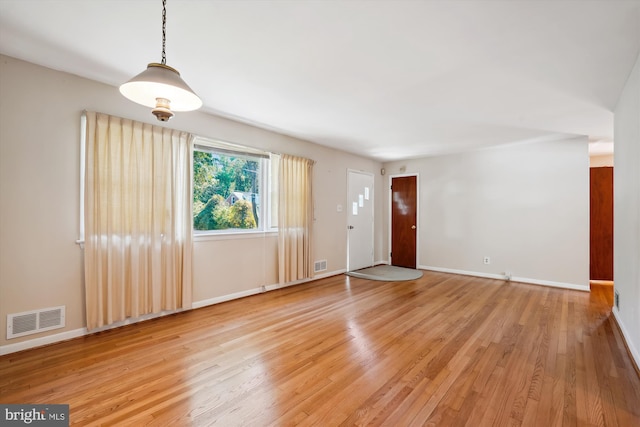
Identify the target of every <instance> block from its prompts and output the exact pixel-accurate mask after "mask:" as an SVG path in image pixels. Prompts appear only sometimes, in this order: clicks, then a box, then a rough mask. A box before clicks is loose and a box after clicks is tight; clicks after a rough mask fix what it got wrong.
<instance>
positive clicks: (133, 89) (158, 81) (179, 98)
mask: <svg viewBox="0 0 640 427" xmlns="http://www.w3.org/2000/svg"><path fill="white" fill-rule="evenodd" d="M120 93H121V94H122V95H124V96H125V97H127V98H128V99H130V100H131V101H133V102H137V103H138V104H142V105H144V106H147V107H151V108H154V107H156V105H157V104H158V98H160V99H166V100H169V101H170V102H171V109H172V110H174V111H192V110H197V109H198V108H200V107H201V106H202V100H201V99H200V98H199V97H198V95H196V94H195V93H194V92H193V90H191V88H190V87H189V85H187V84H186V83H185V82H184V80H182V78H181V77H180V73H179V72H178V71H177V70H176V69H174V68H172V67H169V66H168V65H163V64H157V63H151V64H149V65H148V66H147V69H146V70H144V71H143V72H141V73H140V74H138V75H137V76H135V77H133V78H132V79H131V80H129V81H128V82H126V83H124V84H122V85H121V86H120Z"/></svg>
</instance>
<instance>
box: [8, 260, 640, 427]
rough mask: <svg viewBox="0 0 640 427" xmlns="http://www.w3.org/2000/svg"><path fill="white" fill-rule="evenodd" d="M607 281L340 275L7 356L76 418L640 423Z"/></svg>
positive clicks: (14, 395)
mask: <svg viewBox="0 0 640 427" xmlns="http://www.w3.org/2000/svg"><path fill="white" fill-rule="evenodd" d="M610 307H611V288H610V287H607V286H601V285H594V286H593V289H592V292H591V293H587V292H579V291H570V290H562V289H554V288H547V287H539V286H533V285H524V284H518V283H508V282H503V281H498V280H489V279H479V278H473V277H466V276H456V275H449V274H444V273H434V272H425V275H424V277H422V278H421V279H419V280H416V281H409V282H395V283H386V282H374V281H368V280H364V279H358V278H353V277H351V278H349V277H346V276H343V275H340V276H335V277H330V278H326V279H322V280H319V281H316V282H312V283H308V284H304V285H298V286H294V287H289V288H285V289H280V290H276V291H272V292H268V293H264V294H260V295H256V296H252V297H248V298H244V299H241V300H235V301H230V302H227V303H223V304H219V305H215V306H210V307H205V308H201V309H198V310H192V311H189V312H185V313H180V314H176V315H172V316H168V317H164V318H160V319H156V320H151V321H147V322H144V323H139V324H136V325H130V326H126V327H122V328H119V329H115V330H111V331H107V332H102V333H98V334H95V335H91V336H87V337H83V338H79V339H75V340H72V341H68V342H65V343H59V344H55V345H51V346H48V347H44V348H39V349H34V350H28V351H24V352H20V353H15V354H10V355H7V356H3V357H0V402H2V403H66V404H69V405H70V410H71V423H72V424H77V425H135V426H140V425H159V426H167V425H174V426H188V425H197V426H205V425H214V424H215V425H222V426H235V425H238V426H269V425H274V426H285V425H287V426H288V425H319V426H337V425H389V426H413V425H431V426H458V425H460V426H462V425H467V426H484V425H486V426H519V425H523V426H552V425H567V426H568V425H585V426H586V425H595V426H605V425H606V426H623V427H629V426H638V425H640V379H639V378H638V375H637V373H636V372H635V370H634V368H633V365H632V362H631V360H630V358H629V356H628V354H627V352H626V350H625V347H624V343H623V341H622V337H621V334H620V332H619V330H618V328H617V326H616V324H615V322H614V320H613V317H612V315H611V310H610Z"/></svg>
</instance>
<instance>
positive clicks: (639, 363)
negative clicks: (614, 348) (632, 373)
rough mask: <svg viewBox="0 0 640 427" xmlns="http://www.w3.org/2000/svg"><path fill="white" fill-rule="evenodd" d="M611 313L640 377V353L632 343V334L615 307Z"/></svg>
mask: <svg viewBox="0 0 640 427" xmlns="http://www.w3.org/2000/svg"><path fill="white" fill-rule="evenodd" d="M611 312H612V313H613V318H614V319H615V321H616V324H617V325H618V328H619V329H620V332H622V337H623V338H624V344H625V347H627V350H628V351H629V354H630V355H631V360H632V362H634V365H635V366H634V368H635V369H636V373H638V376H640V352H638V349H637V348H635V346H634V345H633V341H631V334H629V331H627V329H626V328H625V326H624V322H622V319H620V312H619V311H618V309H617V308H615V307H613V309H612V310H611Z"/></svg>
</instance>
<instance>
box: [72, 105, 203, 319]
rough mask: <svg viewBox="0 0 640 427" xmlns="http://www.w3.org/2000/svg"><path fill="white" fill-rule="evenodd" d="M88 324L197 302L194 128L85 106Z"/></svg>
mask: <svg viewBox="0 0 640 427" xmlns="http://www.w3.org/2000/svg"><path fill="white" fill-rule="evenodd" d="M86 119H87V120H86V147H85V194H84V199H85V205H84V222H85V298H86V322H87V328H88V329H89V330H91V329H95V328H98V327H101V326H104V325H109V324H112V323H114V322H118V321H122V320H124V319H126V318H136V317H139V316H142V315H145V314H150V313H160V312H162V311H165V310H177V309H186V308H190V307H191V291H192V277H191V274H192V250H193V242H192V215H191V201H190V198H191V170H192V167H191V163H192V144H191V135H190V134H188V133H186V132H180V131H176V130H172V129H167V128H163V127H160V126H154V125H150V124H146V123H141V122H136V121H133V120H127V119H122V118H119V117H114V116H110V115H107V114H101V113H94V112H87V113H86Z"/></svg>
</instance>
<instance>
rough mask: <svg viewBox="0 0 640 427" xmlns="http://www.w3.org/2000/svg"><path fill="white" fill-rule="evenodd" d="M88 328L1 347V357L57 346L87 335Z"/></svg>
mask: <svg viewBox="0 0 640 427" xmlns="http://www.w3.org/2000/svg"><path fill="white" fill-rule="evenodd" d="M87 333H88V332H87V328H80V329H74V330H72V331H65V332H60V333H59V334H53V335H47V336H46V337H40V338H34V339H31V340H27V341H20V342H17V343H15V344H7V345H3V346H0V356H4V355H5V354H10V353H16V352H18V351H22V350H28V349H30V348H35V347H42V346H45V345H49V344H55V343H57V342H61V341H67V340H70V339H73V338H78V337H81V336H83V335H87Z"/></svg>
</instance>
